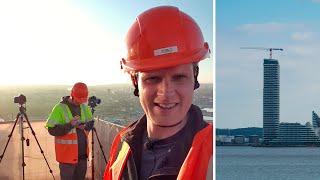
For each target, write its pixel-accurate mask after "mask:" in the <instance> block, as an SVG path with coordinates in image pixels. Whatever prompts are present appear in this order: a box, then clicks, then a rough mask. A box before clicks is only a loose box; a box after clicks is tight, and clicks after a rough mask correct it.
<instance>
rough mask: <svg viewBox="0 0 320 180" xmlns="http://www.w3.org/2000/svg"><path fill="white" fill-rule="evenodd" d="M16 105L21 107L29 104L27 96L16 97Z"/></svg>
mask: <svg viewBox="0 0 320 180" xmlns="http://www.w3.org/2000/svg"><path fill="white" fill-rule="evenodd" d="M13 102H14V103H19V104H20V105H22V104H25V103H26V102H27V98H26V96H24V95H23V94H20V95H19V96H16V97H14V98H13Z"/></svg>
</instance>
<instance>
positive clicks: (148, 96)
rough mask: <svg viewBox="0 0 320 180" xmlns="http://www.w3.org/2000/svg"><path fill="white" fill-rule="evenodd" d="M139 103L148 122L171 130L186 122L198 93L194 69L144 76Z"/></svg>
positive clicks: (141, 76) (181, 67)
mask: <svg viewBox="0 0 320 180" xmlns="http://www.w3.org/2000/svg"><path fill="white" fill-rule="evenodd" d="M138 83H139V84H138V85H139V99H140V103H141V106H142V108H143V110H144V112H145V113H146V115H147V119H148V121H150V120H151V121H152V123H153V124H156V125H162V126H170V125H173V124H176V123H178V122H179V121H181V120H183V119H184V118H186V115H187V112H188V110H189V108H190V106H191V103H192V98H193V89H194V75H193V65H192V64H185V65H179V66H176V67H173V68H167V69H161V70H156V71H149V72H141V73H139V78H138Z"/></svg>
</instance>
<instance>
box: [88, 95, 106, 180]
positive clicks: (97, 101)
mask: <svg viewBox="0 0 320 180" xmlns="http://www.w3.org/2000/svg"><path fill="white" fill-rule="evenodd" d="M100 103H101V99H99V98H97V97H96V96H91V97H90V98H89V99H88V105H89V106H90V108H91V113H92V115H93V114H94V111H95V109H94V108H95V107H96V106H97V105H98V104H100ZM98 120H99V119H98ZM93 134H95V135H96V138H97V140H98V143H99V147H100V150H101V152H102V155H103V158H104V161H105V163H107V158H106V156H105V154H104V151H103V147H102V145H101V142H100V139H99V137H98V134H97V130H96V128H95V127H93V128H92V135H91V136H92V139H91V145H92V156H91V158H92V161H91V162H92V169H91V170H92V179H94V135H93Z"/></svg>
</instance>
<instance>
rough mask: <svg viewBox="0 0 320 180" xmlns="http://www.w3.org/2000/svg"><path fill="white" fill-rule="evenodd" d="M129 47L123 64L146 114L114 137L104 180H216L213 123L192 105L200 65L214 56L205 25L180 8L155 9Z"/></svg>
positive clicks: (132, 32) (139, 21) (142, 18)
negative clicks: (205, 32)
mask: <svg viewBox="0 0 320 180" xmlns="http://www.w3.org/2000/svg"><path fill="white" fill-rule="evenodd" d="M126 45H127V56H126V57H125V58H123V59H122V61H121V65H122V68H123V69H124V70H125V71H126V72H128V73H129V74H130V75H131V79H132V83H133V85H134V88H135V90H134V95H135V96H138V97H139V100H140V104H141V106H142V108H143V110H144V113H145V115H144V116H143V117H142V118H140V119H139V120H137V121H135V122H133V123H132V124H131V125H129V126H127V127H126V128H124V129H123V130H121V131H120V132H119V134H118V135H116V137H115V138H114V141H113V144H112V146H111V149H110V156H109V161H108V163H107V166H106V168H105V173H104V179H107V180H111V179H112V180H118V179H126V180H133V179H135V180H137V179H139V180H146V179H149V180H151V179H163V180H170V179H180V180H194V179H197V180H199V179H200V180H202V179H212V178H213V169H212V162H213V160H212V157H213V156H212V154H213V142H212V141H213V125H212V124H209V123H207V122H206V121H204V120H203V115H202V112H201V109H200V108H199V107H198V106H196V105H193V104H192V99H193V94H194V90H195V89H197V88H199V82H198V80H197V78H198V73H199V67H198V62H199V61H201V60H203V59H206V58H208V57H209V53H210V50H209V45H208V43H206V42H204V39H203V36H202V32H201V30H200V28H199V26H198V25H197V23H196V22H195V21H194V20H193V19H192V18H191V17H190V16H189V15H187V14H185V13H184V12H182V11H180V10H179V9H178V8H176V7H172V6H160V7H155V8H152V9H149V10H147V11H145V12H143V13H142V14H140V15H139V16H138V17H137V18H136V20H135V22H134V23H133V25H132V26H131V28H130V29H129V31H128V33H127V37H126Z"/></svg>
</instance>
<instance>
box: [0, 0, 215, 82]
mask: <svg viewBox="0 0 320 180" xmlns="http://www.w3.org/2000/svg"><path fill="white" fill-rule="evenodd" d="M159 5H173V6H177V7H178V8H180V9H181V10H182V11H184V12H186V13H187V14H189V15H190V16H192V17H193V18H194V19H195V20H196V21H197V22H198V24H199V26H200V27H201V29H202V31H203V34H204V38H205V40H206V41H208V42H209V45H210V46H211V47H212V45H213V33H212V32H213V16H212V14H213V4H212V1H210V0H200V1H194V0H183V1H175V0H174V1H168V0H167V1H164V0H157V1H150V0H142V1H129V0H121V1H116V0H108V1H103V0H90V1H87V0H73V1H64V0H57V1H56V0H50V1H42V0H30V1H23V0H13V1H0V62H1V71H0V77H1V78H0V85H10V84H17V85H21V84H29V85H30V84H73V83H74V82H76V81H84V82H86V83H87V84H88V85H96V84H111V83H130V81H129V78H128V76H126V75H124V74H123V73H122V72H121V71H120V68H119V61H120V59H121V58H122V57H123V56H124V55H125V45H124V38H125V35H126V32H127V30H128V29H129V27H130V26H131V24H132V23H133V22H134V20H135V18H136V16H138V15H139V14H140V13H142V12H143V11H145V10H147V9H149V8H152V7H155V6H159ZM212 59H213V58H210V59H209V60H206V61H203V62H202V63H201V64H200V82H206V83H212V82H213V76H212V74H213V70H212V69H213V65H212V64H213V63H212V62H213V61H212ZM16 72H23V77H24V78H21V77H20V76H19V75H18V73H16Z"/></svg>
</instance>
